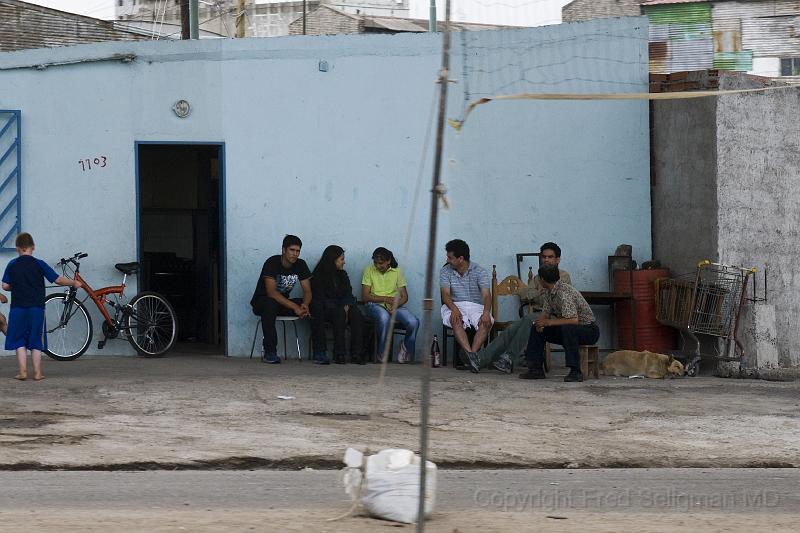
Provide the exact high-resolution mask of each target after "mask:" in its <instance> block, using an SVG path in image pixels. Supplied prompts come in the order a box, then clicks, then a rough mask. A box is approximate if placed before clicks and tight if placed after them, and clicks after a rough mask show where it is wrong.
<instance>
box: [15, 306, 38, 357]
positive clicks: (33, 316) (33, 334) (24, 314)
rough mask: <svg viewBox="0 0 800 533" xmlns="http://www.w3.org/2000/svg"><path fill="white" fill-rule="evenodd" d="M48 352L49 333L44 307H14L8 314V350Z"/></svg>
mask: <svg viewBox="0 0 800 533" xmlns="http://www.w3.org/2000/svg"><path fill="white" fill-rule="evenodd" d="M23 347H24V348H27V349H29V350H42V351H44V350H46V349H47V333H46V331H45V323H44V309H43V308H42V307H12V308H11V312H10V313H9V314H8V333H7V334H6V350H16V349H17V348H23Z"/></svg>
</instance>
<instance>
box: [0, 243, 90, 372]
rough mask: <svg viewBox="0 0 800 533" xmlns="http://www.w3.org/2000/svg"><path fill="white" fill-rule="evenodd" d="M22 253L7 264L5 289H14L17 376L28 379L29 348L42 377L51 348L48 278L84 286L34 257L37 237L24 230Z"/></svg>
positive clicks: (10, 346) (11, 325)
mask: <svg viewBox="0 0 800 533" xmlns="http://www.w3.org/2000/svg"><path fill="white" fill-rule="evenodd" d="M16 247H17V253H18V254H19V257H17V258H16V259H12V260H11V261H10V262H9V263H8V265H6V271H5V272H4V273H3V290H6V291H11V311H10V312H9V313H8V332H7V333H6V350H16V352H17V364H18V365H19V373H18V374H17V375H16V376H14V377H15V379H18V380H20V381H24V380H26V379H28V367H27V359H28V353H27V351H28V350H30V351H31V360H32V361H33V379H34V380H35V381H41V380H42V378H43V376H42V350H45V349H47V331H46V328H45V323H44V280H45V278H46V279H47V281H49V282H50V283H53V282H55V283H56V284H57V285H62V286H64V287H75V288H79V287H80V286H81V282H80V281H76V280H72V279H69V278H65V277H64V276H59V275H58V274H57V273H56V271H55V270H53V269H52V268H50V266H49V265H48V264H47V263H45V262H44V261H42V260H41V259H36V258H35V257H33V250H34V249H35V246H34V244H33V237H31V234H30V233H20V234H19V235H17V240H16Z"/></svg>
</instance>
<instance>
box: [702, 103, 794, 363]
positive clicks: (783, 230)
mask: <svg viewBox="0 0 800 533" xmlns="http://www.w3.org/2000/svg"><path fill="white" fill-rule="evenodd" d="M797 109H800V89H798V88H792V89H784V90H775V91H771V92H769V93H766V94H741V95H729V96H723V97H721V98H720V99H719V103H718V110H717V121H716V122H717V131H718V153H717V167H718V181H719V187H718V206H719V256H720V259H721V260H722V261H723V262H726V263H733V264H740V265H744V266H748V267H750V266H752V267H756V268H758V269H759V270H762V269H764V268H766V269H767V280H768V291H769V292H768V300H767V303H768V304H770V305H772V306H774V307H775V324H776V332H777V348H778V359H779V362H780V364H781V366H798V365H800V329H798V328H797V317H799V316H800V277H798V276H797V272H798V264H800V238H798V237H800V121H798V120H797V116H796V114H795V113H794V112H793V111H791V110H797ZM761 279H763V278H761V276H759V281H761Z"/></svg>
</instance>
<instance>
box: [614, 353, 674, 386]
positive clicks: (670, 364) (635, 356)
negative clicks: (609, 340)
mask: <svg viewBox="0 0 800 533" xmlns="http://www.w3.org/2000/svg"><path fill="white" fill-rule="evenodd" d="M600 372H601V373H602V374H603V375H605V376H637V375H638V376H645V377H648V378H654V379H664V378H665V377H667V376H669V377H675V376H683V375H684V374H685V373H686V370H685V369H684V368H683V363H681V362H680V361H678V360H677V359H675V358H674V357H672V356H671V355H664V354H661V353H653V352H635V351H633V350H620V351H618V352H612V353H610V354H608V357H606V358H605V360H603V362H602V363H600Z"/></svg>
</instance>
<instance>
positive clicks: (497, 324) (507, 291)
mask: <svg viewBox="0 0 800 533" xmlns="http://www.w3.org/2000/svg"><path fill="white" fill-rule="evenodd" d="M529 277H530V276H529ZM521 288H522V287H520V283H519V279H518V278H517V277H516V276H513V275H511V276H506V278H505V279H504V280H503V281H501V282H500V283H498V282H497V265H492V318H493V319H494V325H493V326H492V330H491V331H490V332H489V338H490V339H494V338H495V337H497V334H498V333H500V332H501V331H503V330H505V329H506V328H508V327H509V326H510V325H511V324H513V323H514V321H513V320H506V321H502V322H501V321H499V320H498V318H499V315H500V297H501V296H516V295H517V292H518V291H519V289H521Z"/></svg>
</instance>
